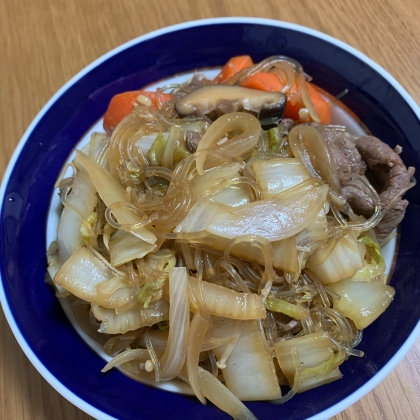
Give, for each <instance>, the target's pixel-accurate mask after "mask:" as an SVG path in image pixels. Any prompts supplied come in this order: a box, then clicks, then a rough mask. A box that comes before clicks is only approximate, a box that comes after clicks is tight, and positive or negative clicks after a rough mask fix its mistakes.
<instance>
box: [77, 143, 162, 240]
mask: <svg viewBox="0 0 420 420" xmlns="http://www.w3.org/2000/svg"><path fill="white" fill-rule="evenodd" d="M76 154H77V160H78V162H79V163H80V164H81V165H82V166H83V167H84V168H85V170H86V171H87V172H88V174H89V177H90V179H91V181H92V182H93V184H94V185H95V187H96V189H97V191H98V194H99V195H100V197H101V198H102V200H103V201H104V203H105V204H106V206H108V207H109V206H110V205H112V204H114V203H120V202H126V197H125V189H124V188H123V187H122V186H121V184H120V183H119V182H118V181H117V180H116V179H115V178H114V177H113V176H112V175H111V174H110V173H109V172H108V171H106V170H105V169H104V168H102V167H101V166H100V165H98V164H97V163H96V162H95V161H93V160H92V159H91V158H90V157H89V156H86V155H85V154H84V153H82V152H80V151H78V150H76ZM113 214H114V216H115V217H116V218H117V220H118V223H121V224H122V225H128V227H127V230H128V231H129V232H131V233H132V234H133V235H135V236H137V237H138V238H140V239H142V240H144V241H146V242H149V243H151V244H154V243H155V242H156V239H157V238H156V236H155V235H153V233H151V232H150V231H149V230H148V229H146V228H145V227H143V226H142V227H135V226H132V227H131V228H130V227H129V225H135V224H136V223H139V222H141V220H142V219H141V218H140V217H139V216H138V215H137V214H135V213H134V212H133V211H131V210H129V209H128V208H125V207H121V208H118V209H115V210H114V211H113Z"/></svg>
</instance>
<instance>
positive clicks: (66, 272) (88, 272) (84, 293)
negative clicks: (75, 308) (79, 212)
mask: <svg viewBox="0 0 420 420" xmlns="http://www.w3.org/2000/svg"><path fill="white" fill-rule="evenodd" d="M116 276H123V273H121V272H119V271H117V270H115V269H112V267H111V266H110V265H109V264H108V262H107V261H106V260H105V258H103V257H102V256H101V255H99V254H98V253H96V252H94V253H93V252H91V251H90V250H88V249H86V248H79V249H78V250H77V251H76V252H75V253H74V254H73V255H72V256H71V257H70V258H69V259H68V260H67V261H66V262H65V263H64V264H63V266H62V267H61V268H60V270H59V271H58V273H57V274H56V276H55V277H54V279H53V280H54V283H55V284H57V285H59V286H62V287H64V288H65V289H66V290H68V291H69V292H70V293H73V295H75V296H77V297H78V298H80V299H83V300H86V301H88V302H93V301H94V300H95V299H96V298H97V291H96V285H98V284H99V283H101V282H104V281H106V280H109V279H111V278H112V277H116Z"/></svg>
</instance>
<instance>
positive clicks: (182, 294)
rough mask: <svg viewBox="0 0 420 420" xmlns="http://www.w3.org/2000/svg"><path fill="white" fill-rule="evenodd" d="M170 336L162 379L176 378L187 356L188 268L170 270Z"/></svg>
mask: <svg viewBox="0 0 420 420" xmlns="http://www.w3.org/2000/svg"><path fill="white" fill-rule="evenodd" d="M169 298H170V302H171V306H170V310H169V325H170V329H169V337H168V345H167V347H166V350H165V353H164V354H163V356H162V357H161V358H160V360H159V363H160V367H161V372H160V380H161V381H167V380H169V379H172V378H175V376H177V375H178V373H179V372H180V371H181V369H182V366H183V365H184V362H185V359H186V356H187V347H188V335H189V325H190V312H189V306H188V274H187V270H186V268H183V267H180V268H173V269H172V270H171V271H170V272H169Z"/></svg>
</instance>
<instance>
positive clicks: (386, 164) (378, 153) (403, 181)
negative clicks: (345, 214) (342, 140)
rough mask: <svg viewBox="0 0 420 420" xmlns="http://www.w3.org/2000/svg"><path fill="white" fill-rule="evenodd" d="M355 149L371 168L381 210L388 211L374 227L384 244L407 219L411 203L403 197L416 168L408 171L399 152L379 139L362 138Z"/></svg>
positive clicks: (370, 173) (371, 178) (369, 176)
mask: <svg viewBox="0 0 420 420" xmlns="http://www.w3.org/2000/svg"><path fill="white" fill-rule="evenodd" d="M356 148H357V150H358V151H359V152H360V154H361V156H362V158H363V159H364V161H365V162H366V164H367V166H368V168H369V173H368V174H367V175H368V178H369V179H370V181H371V182H372V185H373V186H374V188H375V189H376V190H377V191H378V193H379V198H380V201H381V207H382V208H384V207H388V208H389V209H388V211H387V212H386V214H385V217H384V218H383V219H382V221H381V222H380V223H379V225H378V226H377V227H376V228H375V232H376V235H377V237H378V241H379V242H381V241H383V240H384V239H385V238H386V237H387V236H388V235H389V234H390V233H391V231H392V229H393V228H394V227H395V226H397V225H398V224H399V223H400V222H401V220H402V219H403V217H404V213H405V210H406V207H407V205H408V201H407V200H403V199H402V198H401V197H400V196H401V195H402V194H403V193H404V192H405V191H406V190H407V189H409V188H410V186H411V178H412V176H413V175H414V172H415V168H413V167H409V168H408V169H407V168H406V166H405V165H404V163H403V161H402V160H401V158H400V156H399V155H398V153H396V152H395V151H394V150H392V149H391V148H390V147H389V146H388V145H387V144H385V143H383V142H382V141H381V140H379V139H377V138H376V137H372V136H362V137H359V138H358V139H357V140H356ZM396 150H397V151H398V147H397V148H396ZM372 212H373V205H372Z"/></svg>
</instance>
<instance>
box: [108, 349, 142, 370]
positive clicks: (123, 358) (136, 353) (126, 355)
mask: <svg viewBox="0 0 420 420" xmlns="http://www.w3.org/2000/svg"><path fill="white" fill-rule="evenodd" d="M149 358H150V355H149V352H148V351H147V350H146V349H134V350H127V351H124V352H122V353H120V354H118V355H117V356H115V357H114V358H113V359H112V360H111V361H110V362H109V363H107V364H106V365H105V367H104V368H103V369H102V370H101V372H102V373H105V372H108V370H110V369H112V368H113V367H114V366H118V365H120V364H121V363H126V362H130V361H132V360H136V361H137V362H138V363H141V362H143V363H144V362H146V361H147V360H148V359H149Z"/></svg>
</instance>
